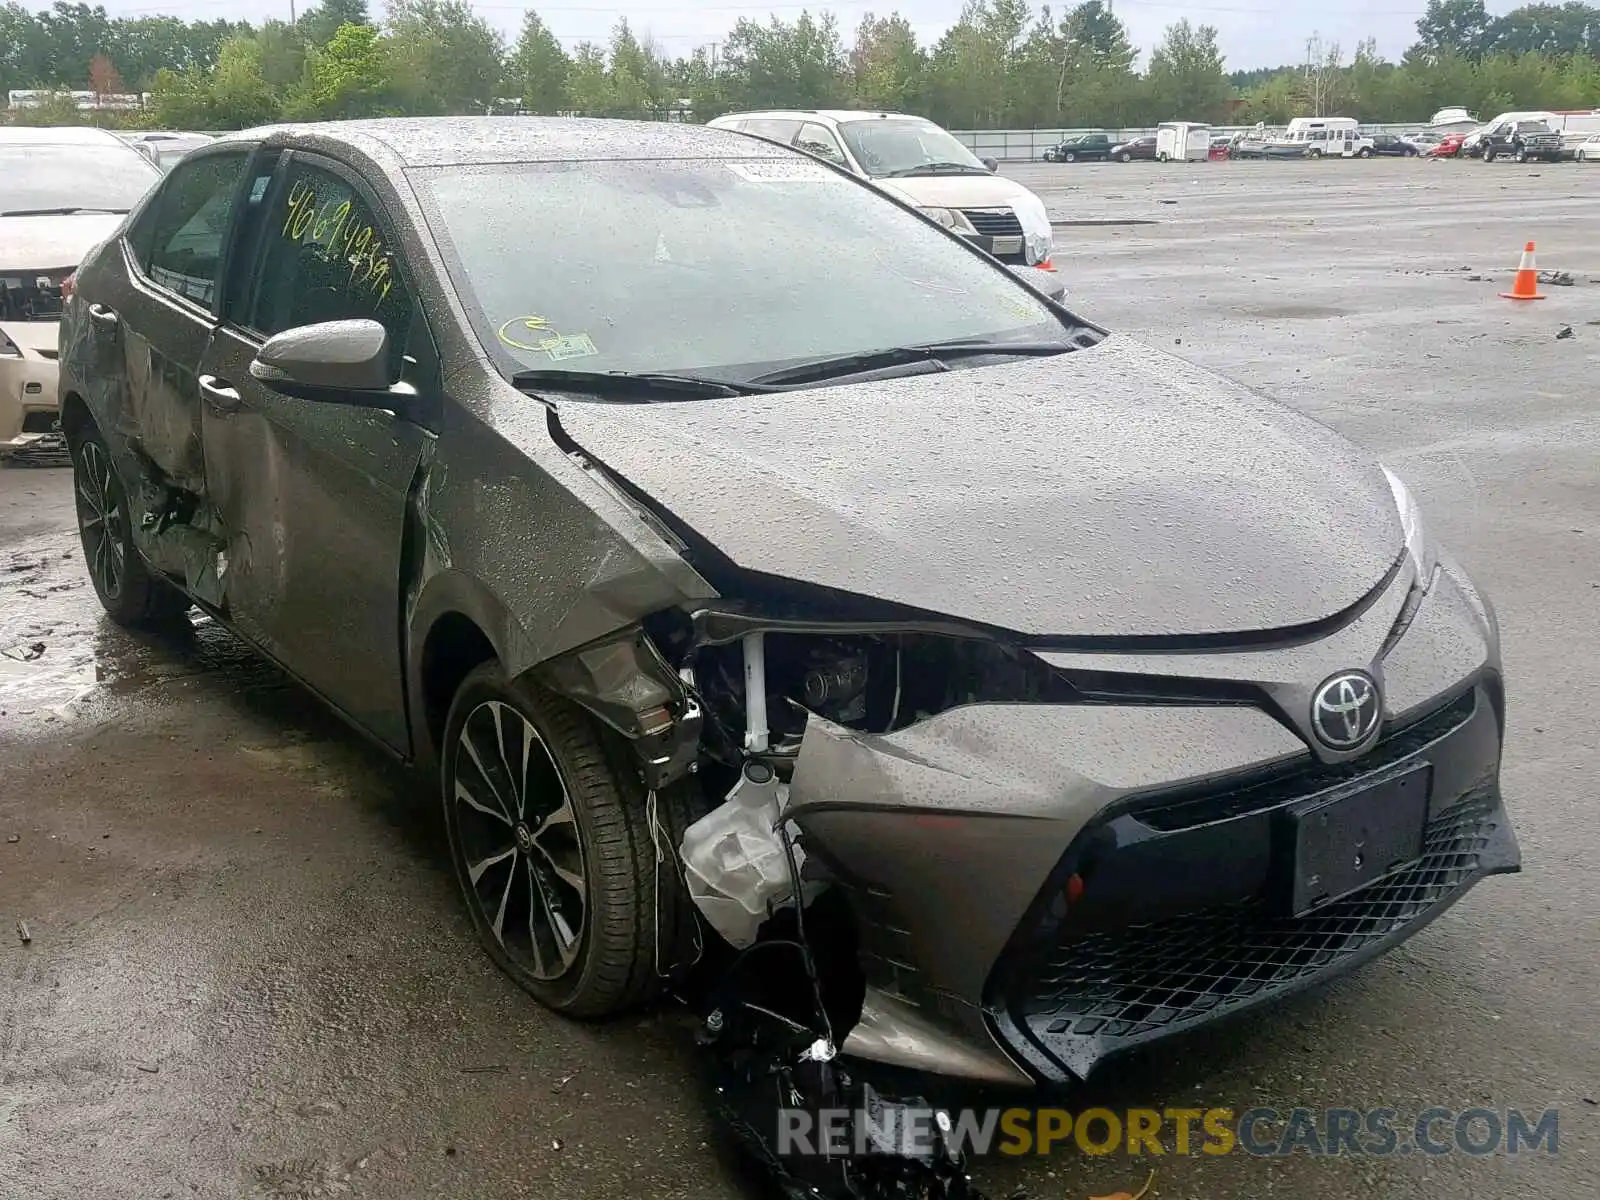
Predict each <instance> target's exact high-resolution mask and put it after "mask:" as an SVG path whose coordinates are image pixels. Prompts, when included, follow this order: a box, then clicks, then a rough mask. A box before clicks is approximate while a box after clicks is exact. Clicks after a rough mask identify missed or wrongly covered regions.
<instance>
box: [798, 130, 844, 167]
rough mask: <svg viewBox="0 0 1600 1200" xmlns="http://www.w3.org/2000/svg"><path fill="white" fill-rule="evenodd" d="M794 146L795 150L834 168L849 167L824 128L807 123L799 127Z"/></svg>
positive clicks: (833, 139)
mask: <svg viewBox="0 0 1600 1200" xmlns="http://www.w3.org/2000/svg"><path fill="white" fill-rule="evenodd" d="M794 145H795V148H796V149H797V150H804V151H806V152H807V153H808V154H815V155H816V156H817V157H818V158H825V159H827V160H828V161H829V162H831V163H832V164H833V165H834V166H836V167H843V166H848V165H849V164H848V163H846V162H845V157H844V151H843V150H841V149H839V143H838V141H837V140H835V138H834V136H833V134H831V133H829V132H828V130H827V128H826V127H825V126H822V125H817V124H815V123H813V122H811V121H807V122H806V123H805V124H804V125H802V126H800V132H799V133H797V134H795V136H794Z"/></svg>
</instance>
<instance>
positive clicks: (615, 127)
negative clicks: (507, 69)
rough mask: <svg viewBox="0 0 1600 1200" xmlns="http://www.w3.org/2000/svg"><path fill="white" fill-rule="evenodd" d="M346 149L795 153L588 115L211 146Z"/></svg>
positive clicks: (383, 126)
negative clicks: (280, 145) (264, 144)
mask: <svg viewBox="0 0 1600 1200" xmlns="http://www.w3.org/2000/svg"><path fill="white" fill-rule="evenodd" d="M264 140H270V141H273V142H281V143H289V144H295V143H299V144H304V145H308V146H311V147H316V146H317V145H319V144H321V145H324V146H326V145H334V146H348V147H351V148H353V149H356V150H359V151H361V152H363V153H365V154H366V155H368V156H369V157H371V158H374V159H388V160H391V161H393V160H398V165H399V166H401V167H403V168H405V167H446V166H471V165H475V164H489V163H518V162H598V161H604V160H618V159H647V160H648V159H663V158H705V159H740V158H742V159H748V158H754V157H777V156H786V155H789V154H797V153H799V152H798V151H789V150H784V149H782V148H780V147H777V146H770V147H765V148H763V147H762V143H761V142H759V141H756V140H753V139H751V138H748V137H745V136H744V135H742V134H738V133H734V132H732V131H730V130H724V129H713V128H709V127H707V126H705V125H691V124H686V123H681V122H677V121H614V120H608V119H601V118H590V117H390V118H383V119H378V120H364V121H319V122H313V123H308V124H299V125H267V126H262V127H259V128H256V129H244V130H240V131H239V132H237V133H227V134H223V135H222V136H221V137H219V138H217V139H216V140H215V141H214V142H213V143H211V144H212V145H213V146H226V145H229V144H231V143H235V142H239V141H250V142H257V141H264Z"/></svg>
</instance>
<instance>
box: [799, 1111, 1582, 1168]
mask: <svg viewBox="0 0 1600 1200" xmlns="http://www.w3.org/2000/svg"><path fill="white" fill-rule="evenodd" d="M777 1132H778V1138H777V1148H778V1153H779V1154H802V1155H804V1154H829V1155H833V1154H857V1155H862V1154H872V1153H875V1152H876V1153H883V1152H889V1151H891V1150H892V1152H894V1153H919V1154H920V1153H926V1152H928V1151H930V1150H932V1149H933V1147H934V1146H935V1145H937V1142H938V1140H939V1139H940V1138H941V1137H942V1139H943V1140H944V1142H945V1143H946V1144H947V1145H948V1146H949V1147H950V1148H951V1149H952V1150H955V1151H957V1152H959V1153H964V1154H971V1155H975V1156H980V1157H981V1156H985V1155H989V1154H1007V1155H1013V1156H1015V1155H1027V1154H1051V1153H1055V1152H1072V1151H1076V1152H1078V1153H1082V1154H1094V1155H1110V1154H1127V1155H1131V1156H1135V1157H1140V1156H1155V1155H1176V1156H1180V1157H1182V1156H1187V1155H1195V1154H1202V1155H1223V1154H1248V1155H1251V1156H1253V1157H1259V1158H1280V1157H1287V1156H1289V1155H1292V1154H1305V1155H1309V1156H1313V1157H1337V1156H1341V1155H1343V1156H1347V1157H1370V1158H1387V1157H1391V1156H1395V1155H1409V1154H1427V1155H1445V1154H1465V1155H1468V1156H1471V1157H1483V1156H1486V1155H1492V1154H1521V1153H1526V1152H1530V1151H1535V1152H1541V1153H1544V1154H1555V1153H1557V1152H1558V1149H1559V1146H1560V1117H1559V1114H1558V1112H1557V1110H1556V1109H1553V1108H1550V1109H1545V1110H1544V1111H1543V1112H1540V1113H1531V1112H1528V1113H1525V1112H1523V1111H1522V1110H1521V1109H1516V1108H1508V1109H1492V1108H1468V1109H1460V1110H1457V1109H1451V1108H1443V1107H1433V1108H1425V1109H1422V1110H1420V1111H1418V1112H1416V1113H1414V1114H1403V1113H1401V1112H1400V1111H1399V1110H1398V1109H1393V1108H1372V1109H1355V1108H1324V1109H1311V1108H1295V1109H1289V1110H1280V1109H1271V1108H1251V1109H1246V1110H1244V1111H1242V1112H1240V1111H1238V1110H1235V1109H1232V1108H1205V1109H1201V1108H1166V1109H1156V1108H1132V1109H1127V1110H1125V1111H1112V1110H1111V1109H1108V1108H1090V1109H1085V1110H1084V1111H1083V1112H1080V1113H1073V1112H1070V1111H1068V1110H1066V1109H1059V1108H1041V1109H1025V1108H1010V1109H964V1110H957V1111H954V1112H950V1111H947V1110H941V1109H932V1108H909V1107H907V1108H901V1107H891V1108H887V1109H884V1110H882V1111H880V1112H876V1113H866V1112H851V1111H850V1110H847V1109H842V1108H841V1109H823V1110H821V1111H818V1112H813V1111H808V1110H805V1109H793V1108H791V1109H780V1110H779V1112H778V1131H777Z"/></svg>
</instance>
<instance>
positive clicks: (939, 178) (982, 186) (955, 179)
mask: <svg viewBox="0 0 1600 1200" xmlns="http://www.w3.org/2000/svg"><path fill="white" fill-rule="evenodd" d="M872 182H873V183H874V184H876V185H877V186H878V187H879V188H881V189H882V190H884V191H886V192H888V193H890V194H891V195H895V196H898V197H900V199H902V200H904V201H905V202H906V203H907V204H915V205H918V206H919V207H922V208H1004V207H1006V206H1007V205H1010V204H1014V203H1016V202H1017V201H1018V200H1022V201H1023V202H1024V203H1027V202H1030V201H1034V200H1035V196H1034V194H1033V193H1032V192H1030V191H1029V190H1028V189H1027V188H1025V187H1023V186H1022V185H1021V184H1020V183H1018V182H1017V181H1016V180H1015V179H1007V178H1006V177H1005V176H1004V175H912V176H909V177H907V178H904V179H874V180H872Z"/></svg>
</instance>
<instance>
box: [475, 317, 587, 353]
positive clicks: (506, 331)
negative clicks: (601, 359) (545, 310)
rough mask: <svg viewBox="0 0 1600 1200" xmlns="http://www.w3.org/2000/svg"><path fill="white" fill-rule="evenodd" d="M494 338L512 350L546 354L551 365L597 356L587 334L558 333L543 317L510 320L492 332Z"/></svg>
mask: <svg viewBox="0 0 1600 1200" xmlns="http://www.w3.org/2000/svg"><path fill="white" fill-rule="evenodd" d="M495 336H496V337H497V338H499V339H500V340H501V341H502V342H504V343H505V344H506V345H507V346H510V347H511V348H512V349H513V350H527V351H529V352H530V353H533V354H547V355H549V356H550V360H551V361H552V362H560V361H562V360H563V359H567V358H588V357H589V356H590V355H591V354H599V353H600V351H599V349H597V348H596V346H595V344H594V342H593V341H592V340H590V338H589V335H588V334H587V333H570V334H560V333H557V332H556V331H555V330H554V329H551V328H550V322H549V320H548V319H547V318H545V317H512V318H511V320H509V321H507V322H506V323H505V324H504V325H502V326H500V328H499V329H497V330H495Z"/></svg>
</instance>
